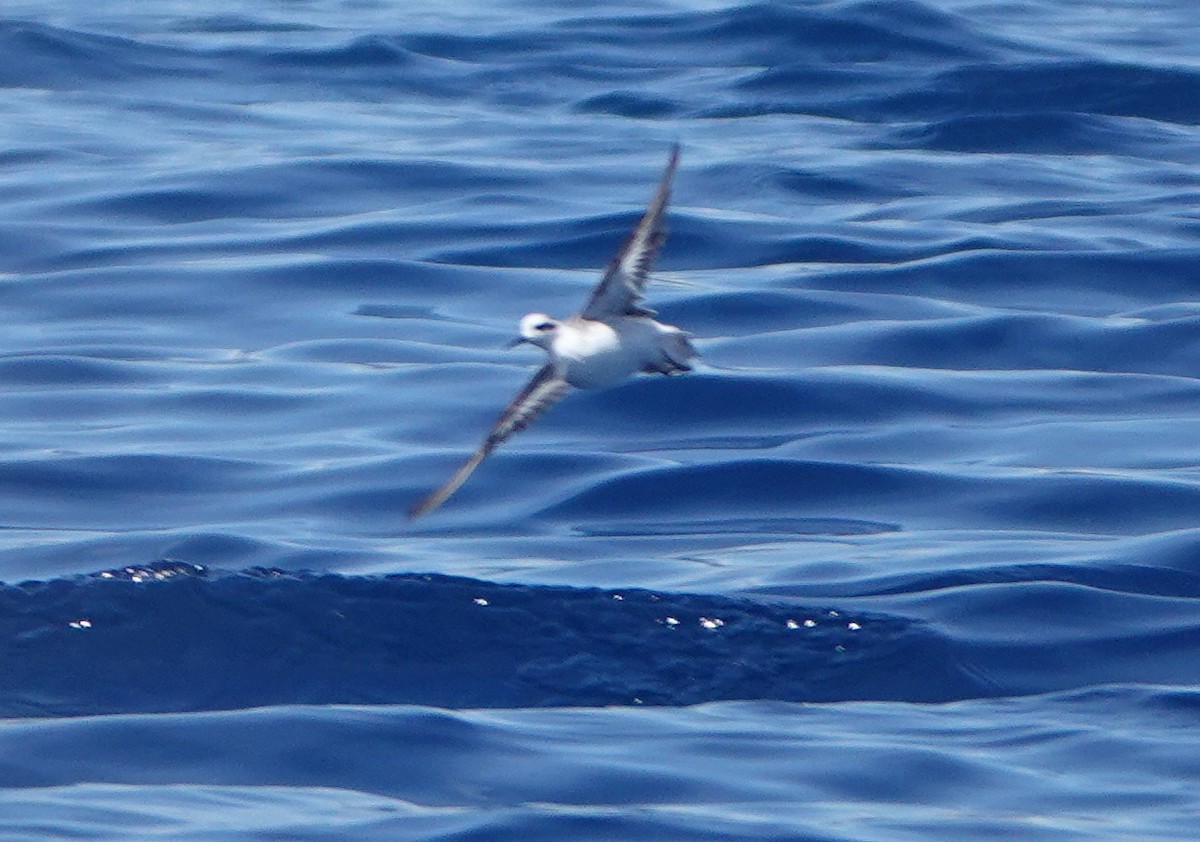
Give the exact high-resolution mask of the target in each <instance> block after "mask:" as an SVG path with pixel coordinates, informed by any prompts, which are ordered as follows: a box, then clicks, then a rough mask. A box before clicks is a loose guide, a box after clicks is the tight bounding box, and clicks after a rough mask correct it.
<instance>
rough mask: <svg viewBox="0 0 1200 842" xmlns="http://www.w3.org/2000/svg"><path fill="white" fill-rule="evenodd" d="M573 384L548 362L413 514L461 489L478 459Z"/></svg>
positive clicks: (441, 501)
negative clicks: (464, 460) (473, 449)
mask: <svg viewBox="0 0 1200 842" xmlns="http://www.w3.org/2000/svg"><path fill="white" fill-rule="evenodd" d="M570 389H571V386H570V385H569V384H568V383H567V381H565V380H563V379H562V378H561V377H559V376H558V375H557V374H555V372H554V366H553V365H550V364H549V363H547V364H546V365H544V366H542V368H541V370H540V371H538V373H537V374H535V375H534V376H533V379H532V380H530V381H529V383H528V384H527V385H526V386H525V388H524V389H522V390H521V391H520V393H519V394H518V395H517V396H516V397H515V398H513V399H512V402H511V403H510V404H509V405H508V406H507V407H505V409H504V412H503V413H502V414H501V415H500V418H499V419H498V420H497V421H496V425H495V426H494V427H492V431H491V432H490V433H488V435H487V438H486V439H484V440H483V444H481V445H479V448H478V449H477V450H476V451H475V452H474V453H473V454H471V458H470V459H468V460H467V461H466V462H464V463H463V464H462V467H460V468H459V469H458V470H457V471H455V472H454V476H452V477H450V479H448V480H447V481H446V483H445V484H444V485H442V486H441V487H440V488H438V489H437V490H436V491H434V492H433V493H432V494H430V495H429V496H428V497H426V498H425V499H424V500H422V501H421V502H420V503H418V504H417V505H415V506H413V507H412V509H411V510H410V511H409V513H408V516H409V517H410V518H416V517H420V516H421V515H423V514H425V513H426V512H430V511H433V510H434V509H436V508H437V507H438V506H440V505H442V503H443V502H445V500H446V498H447V497H449V496H450V495H451V494H453V493H454V492H455V491H457V490H458V487H459V486H460V485H462V484H463V483H464V482H466V481H467V477H469V476H471V474H472V473H473V472H474V470H475V469H476V468H477V467H479V463H480V462H482V461H483V460H484V458H486V457H487V455H488V454H489V453H491V452H492V451H493V450H494V449H495V448H496V446H497V445H499V444H500V443H501V442H503V441H504V440H505V439H507V438H508V437H509V436H512V435H514V434H516V433H519V432H520V431H521V430H524V429H525V428H526V427H528V426H529V424H530V423H531V422H532V421H533V419H535V418H537V417H538V416H539V415H540V414H541V413H542V412H544V411H545V410H546V409H549V408H550V406H552V405H553V404H554V403H555V402H557V401H558V400H559V399H560V398H562V396H563V395H565V394H566V393H567V392H568V391H570Z"/></svg>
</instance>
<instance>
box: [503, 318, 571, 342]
mask: <svg viewBox="0 0 1200 842" xmlns="http://www.w3.org/2000/svg"><path fill="white" fill-rule="evenodd" d="M560 324H561V323H560V322H559V321H558V319H554V318H551V317H550V316H547V315H546V314H545V313H530V314H529V315H527V316H525V317H524V318H523V319H521V328H520V332H521V335H520V336H518V337H517V338H516V339H514V340H513V341H512V342H511V343H510V344H509V346H508V347H510V348H514V347H516V346H517V345H520V344H521V343H522V342H528V343H529V344H530V345H537V346H538V347H539V348H547V347H549V345H550V342H551V341H552V340H553V339H554V334H555V333H557V332H558V328H559V326H560Z"/></svg>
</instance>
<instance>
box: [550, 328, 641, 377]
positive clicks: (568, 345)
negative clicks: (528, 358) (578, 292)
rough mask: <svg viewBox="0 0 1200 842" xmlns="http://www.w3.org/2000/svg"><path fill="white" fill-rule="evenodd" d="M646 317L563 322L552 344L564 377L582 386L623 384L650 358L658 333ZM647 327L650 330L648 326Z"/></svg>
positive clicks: (552, 351) (555, 357) (555, 358)
mask: <svg viewBox="0 0 1200 842" xmlns="http://www.w3.org/2000/svg"><path fill="white" fill-rule="evenodd" d="M643 321H645V322H649V320H647V319H621V320H618V321H616V322H615V323H614V324H611V325H610V324H608V323H606V322H599V321H592V320H591V319H572V320H571V321H568V322H564V323H563V324H562V326H561V327H560V329H559V331H558V333H557V335H556V336H555V337H554V344H553V345H552V346H551V353H552V354H553V357H554V361H555V363H556V364H557V365H558V366H559V370H560V371H561V372H562V374H563V377H564V378H565V379H566V380H567V382H568V383H570V384H571V385H572V386H575V387H577V388H580V389H598V388H602V387H604V386H612V385H614V384H616V383H620V382H621V381H622V380H624V379H626V378H627V377H629V376H630V375H632V374H634V373H635V372H637V371H640V370H641V368H642V366H643V365H645V362H646V360H648V359H650V358H651V353H652V351H653V348H652V347H651V346H650V345H649V343H650V342H651V341H653V340H652V335H653V334H655V333H657V331H655V330H654V327H653V323H652V322H650V323H649V324H648V325H646V326H644V327H643V326H641V325H637V324H634V323H636V322H643ZM647 328H648V329H647Z"/></svg>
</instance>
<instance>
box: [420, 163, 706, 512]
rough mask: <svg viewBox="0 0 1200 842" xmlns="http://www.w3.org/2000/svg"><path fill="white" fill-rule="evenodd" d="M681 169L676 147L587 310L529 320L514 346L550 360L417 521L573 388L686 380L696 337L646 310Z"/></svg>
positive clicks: (431, 496)
mask: <svg viewBox="0 0 1200 842" xmlns="http://www.w3.org/2000/svg"><path fill="white" fill-rule="evenodd" d="M678 165H679V144H678V143H676V144H674V145H673V146H672V147H671V152H670V157H669V158H668V160H667V165H666V169H665V170H664V171H663V174H662V177H661V179H660V180H659V182H658V189H657V190H656V191H655V193H654V196H653V198H651V200H650V204H649V206H648V207H647V209H646V212H645V214H644V215H643V216H642V218H641V220H640V221H639V222H638V223H637V225H636V226H634V229H633V231H632V233H630V235H629V237H628V239H627V240H626V241H625V244H624V245H623V246H622V247H621V249H620V250H619V251H618V252H617V254H616V257H614V258H613V260H612V261H611V262H610V263H609V264H608V267H607V268H606V269H605V271H604V274H603V276H602V277H601V278H600V282H599V283H598V284H597V285H596V287H595V289H593V290H592V294H591V296H590V297H589V298H588V300H587V303H586V304H585V305H584V307H583V309H582V310H580V311H579V312H578V313H577V314H575V315H573V316H570V317H568V318H565V319H556V318H553V317H552V316H548V315H546V314H545V313H529V314H528V315H526V316H525V317H523V318H522V319H521V321H520V325H519V335H518V336H517V338H516V339H514V340H513V341H512V342H510V343H509V345H508V347H510V348H514V347H516V346H518V345H521V344H529V345H533V346H535V347H537V348H541V349H542V350H543V351H545V352H546V354H547V356H548V359H547V361H546V363H545V364H544V365H543V366H542V367H541V368H540V369H538V371H537V373H536V374H534V375H533V378H532V379H531V380H530V381H529V383H528V384H526V386H525V388H523V389H522V390H521V391H520V392H518V393H517V396H516V397H515V398H513V399H512V401H511V402H509V404H508V406H506V407H505V409H504V411H503V412H502V413H501V414H500V417H499V418H498V419H497V420H496V423H495V424H494V425H493V426H492V429H491V431H490V432H489V433H488V434H487V437H486V438H485V439H484V440H483V443H482V444H480V445H479V447H478V448H476V450H475V452H474V453H472V454H471V456H470V458H469V459H467V460H466V461H465V462H464V463H463V464H462V466H461V467H460V468H459V469H458V470H457V471H455V473H454V475H453V476H451V477H450V479H448V480H447V481H446V482H445V483H443V484H442V485H441V486H439V487H438V488H437V489H435V490H434V491H432V492H431V493H430V494H428V495H427V496H426V497H424V498H423V499H422V500H421V501H420V502H418V503H417V504H416V505H414V506H413V507H412V509H410V510H409V518H410V519H415V518H418V517H420V516H422V515H424V514H428V513H429V512H431V511H433V510H434V509H436V508H437V507H438V506H440V505H441V504H442V503H444V502H445V501H446V499H447V498H448V497H449V496H450V495H451V494H453V493H454V492H455V491H457V490H458V489H459V487H460V486H461V485H462V484H463V483H464V482H466V481H467V478H468V477H470V476H471V474H472V473H473V472H474V471H475V469H476V468H478V467H479V465H480V463H481V462H483V460H484V459H485V458H487V456H488V454H490V453H491V452H492V451H493V450H494V449H495V448H496V447H497V446H498V445H500V444H501V443H502V442H504V441H506V440H507V439H508V438H510V437H511V436H513V435H515V434H516V433H518V432H520V431H521V430H524V429H525V428H526V427H528V426H529V424H530V423H531V422H533V420H534V419H535V418H537V417H538V416H539V415H541V414H542V413H543V412H545V411H546V410H547V409H549V408H550V407H551V406H553V405H554V404H555V403H557V402H558V401H559V400H561V399H562V398H563V397H565V396H566V395H567V393H569V392H570V391H571V390H572V389H602V388H606V387H609V386H614V385H616V384H617V383H620V382H622V381H624V380H626V379H628V378H629V377H631V376H633V375H635V374H638V373H648V374H665V375H672V374H682V373H683V372H686V371H691V370H692V364H693V361H695V360H696V359H698V355H697V353H696V349H695V348H694V347H693V346H692V341H691V336H690V335H689V334H688V333H687V332H686V331H684V330H682V329H680V328H678V327H675V326H673V325H667V324H663V323H661V322H658V321H655V319H654V316H655V315H656V314H655V312H654V311H653V310H650V309H648V308H646V307H645V306H643V304H642V300H643V293H644V291H645V288H646V282H647V281H648V280H649V274H650V269H651V266H652V265H653V263H654V259H655V257H656V256H657V255H658V252H659V250H660V249H661V248H662V245H663V242H664V241H665V240H666V236H667V229H666V226H665V223H664V215H665V213H666V209H667V202H668V201H669V199H670V195H671V183H672V181H673V180H674V178H675V170H676V168H677V167H678Z"/></svg>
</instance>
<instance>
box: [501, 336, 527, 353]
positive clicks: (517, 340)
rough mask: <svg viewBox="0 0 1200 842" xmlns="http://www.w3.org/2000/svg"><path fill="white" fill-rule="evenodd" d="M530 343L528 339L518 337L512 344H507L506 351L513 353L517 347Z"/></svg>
mask: <svg viewBox="0 0 1200 842" xmlns="http://www.w3.org/2000/svg"><path fill="white" fill-rule="evenodd" d="M528 341H529V340H528V339H526V338H525V337H524V336H518V337H517V338H516V339H514V340H512V341H511V342H505V343H504V350H506V351H511V350H512V349H513V348H515V347H517V346H518V345H520V344H522V343H525V342H528Z"/></svg>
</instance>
